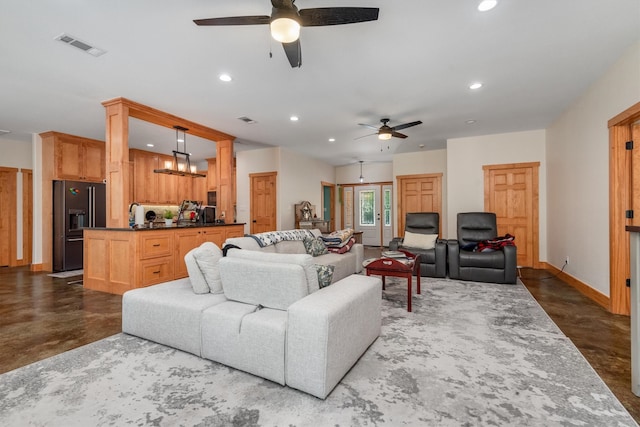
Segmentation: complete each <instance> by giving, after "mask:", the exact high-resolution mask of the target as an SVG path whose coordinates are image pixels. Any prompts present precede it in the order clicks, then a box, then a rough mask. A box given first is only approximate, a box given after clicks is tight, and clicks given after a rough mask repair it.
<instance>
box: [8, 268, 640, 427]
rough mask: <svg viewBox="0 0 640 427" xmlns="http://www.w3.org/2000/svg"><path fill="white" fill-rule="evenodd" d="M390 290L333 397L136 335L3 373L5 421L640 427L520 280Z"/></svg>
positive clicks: (433, 282)
mask: <svg viewBox="0 0 640 427" xmlns="http://www.w3.org/2000/svg"><path fill="white" fill-rule="evenodd" d="M422 283H423V293H422V295H417V296H415V297H414V299H413V310H414V311H413V313H407V311H406V286H405V285H404V281H393V280H390V281H389V284H388V285H387V290H386V291H385V292H384V301H383V327H382V336H380V338H378V340H377V341H376V342H375V343H374V344H373V345H372V346H371V347H370V348H369V350H368V351H367V352H366V353H365V354H364V356H363V357H362V358H361V359H360V361H359V362H358V363H357V364H356V365H355V366H354V367H353V369H351V371H350V372H349V373H348V374H347V375H346V376H345V378H343V380H342V382H341V383H340V384H338V386H337V387H336V388H335V389H334V390H333V392H332V393H331V394H330V395H329V396H328V397H327V399H326V400H320V399H317V398H315V397H312V396H309V395H306V394H304V393H301V392H298V391H296V390H292V389H289V388H286V387H281V386H280V385H277V384H274V383H272V382H269V381H266V380H263V379H261V378H258V377H255V376H252V375H249V374H246V373H243V372H239V371H236V370H234V369H230V368H227V367H225V366H223V365H220V364H217V363H213V362H210V361H207V360H203V359H200V358H198V357H195V356H192V355H190V354H187V353H183V352H181V351H177V350H174V349H171V348H168V347H165V346H162V345H159V344H155V343H152V342H149V341H146V340H143V339H139V338H136V337H132V336H127V335H124V334H118V335H114V336H112V337H110V338H107V339H104V340H101V341H98V342H95V343H93V344H89V345H87V346H84V347H80V348H78V349H75V350H72V351H68V352H66V353H63V354H60V355H58V356H55V357H52V358H49V359H47V360H44V361H41V362H38V363H35V364H32V365H29V366H26V367H23V368H20V369H17V370H15V371H12V372H8V373H6V374H3V375H1V376H0V425H3V426H4V425H6V426H22V425H37V426H65V427H68V426H94V425H95V426H104V425H116V426H121V425H158V426H179V425H180V426H182V425H184V426H194V425H198V426H383V425H384V426H401V425H405V426H495V425H499V426H500V425H508V426H512V425H518V426H634V425H637V424H636V423H635V422H634V421H633V419H632V418H631V417H630V416H629V415H628V413H627V412H626V410H625V409H624V408H623V406H622V405H621V404H620V402H619V401H618V400H617V399H616V398H615V397H614V396H613V395H612V393H611V391H610V390H609V389H608V388H607V387H606V386H605V384H604V383H603V382H602V380H601V379H600V378H599V377H598V376H597V375H596V373H595V372H594V371H593V369H592V368H591V367H590V366H589V364H588V363H587V362H586V361H585V359H584V358H583V357H582V355H581V354H580V353H579V352H578V350H577V349H576V348H575V347H574V346H573V344H572V343H571V341H570V340H569V339H568V338H567V337H565V336H564V334H563V333H562V332H561V331H560V330H559V329H558V328H557V327H556V325H555V324H554V323H553V322H552V321H551V320H550V319H549V318H548V317H547V315H546V314H545V313H544V311H543V310H542V309H541V308H540V306H539V305H538V304H537V302H536V301H535V300H534V299H533V298H532V297H531V295H530V294H529V292H528V291H527V290H526V289H525V288H524V286H522V285H521V284H518V285H515V286H509V285H494V284H477V283H469V282H458V281H452V280H444V279H442V280H438V279H426V278H425V279H423V282H422Z"/></svg>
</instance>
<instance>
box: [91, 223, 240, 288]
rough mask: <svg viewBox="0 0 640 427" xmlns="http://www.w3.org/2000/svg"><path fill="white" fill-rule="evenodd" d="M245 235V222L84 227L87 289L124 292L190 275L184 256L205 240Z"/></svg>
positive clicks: (220, 240)
mask: <svg viewBox="0 0 640 427" xmlns="http://www.w3.org/2000/svg"><path fill="white" fill-rule="evenodd" d="M243 235H244V224H233V225H228V226H216V227H193V228H191V227H190V228H174V229H158V230H145V231H134V230H104V229H85V230H84V266H83V267H84V278H83V284H84V287H85V288H87V289H93V290H96V291H102V292H109V293H112V294H119V295H122V294H123V293H125V292H126V291H128V290H130V289H135V288H141V287H145V286H149V285H155V284H158V283H162V282H167V281H170V280H174V279H179V278H182V277H187V275H188V273H187V267H186V265H185V263H184V256H185V254H186V253H187V252H189V251H190V250H191V249H193V248H195V247H197V246H200V245H201V244H202V243H204V242H213V243H215V244H216V245H218V246H219V247H222V244H223V243H224V241H225V240H226V239H228V238H230V237H239V236H243Z"/></svg>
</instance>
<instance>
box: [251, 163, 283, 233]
mask: <svg viewBox="0 0 640 427" xmlns="http://www.w3.org/2000/svg"><path fill="white" fill-rule="evenodd" d="M261 176H273V181H274V182H275V185H274V186H273V223H274V224H275V228H274V231H275V229H277V228H278V172H277V171H272V172H259V173H250V174H249V232H250V233H251V234H255V233H254V232H253V231H254V230H253V224H254V223H253V218H254V217H255V216H254V211H253V209H254V206H253V203H252V197H251V195H252V194H253V178H258V177H261Z"/></svg>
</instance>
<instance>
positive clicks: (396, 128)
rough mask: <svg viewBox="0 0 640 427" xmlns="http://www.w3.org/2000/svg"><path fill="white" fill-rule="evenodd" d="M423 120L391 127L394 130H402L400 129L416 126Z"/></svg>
mask: <svg viewBox="0 0 640 427" xmlns="http://www.w3.org/2000/svg"><path fill="white" fill-rule="evenodd" d="M421 124H422V122H421V121H420V120H418V121H415V122H411V123H405V124H402V125H398V126H394V127H392V128H391V129H392V130H400V129H406V128H410V127H411V126H416V125H421Z"/></svg>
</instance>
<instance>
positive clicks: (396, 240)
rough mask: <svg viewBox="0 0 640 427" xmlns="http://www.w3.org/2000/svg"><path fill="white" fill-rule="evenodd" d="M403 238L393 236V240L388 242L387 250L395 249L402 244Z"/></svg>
mask: <svg viewBox="0 0 640 427" xmlns="http://www.w3.org/2000/svg"><path fill="white" fill-rule="evenodd" d="M403 240H404V239H403V238H402V237H394V238H393V240H391V241H390V242H389V250H390V251H397V250H398V248H399V247H400V246H402V241H403Z"/></svg>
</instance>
